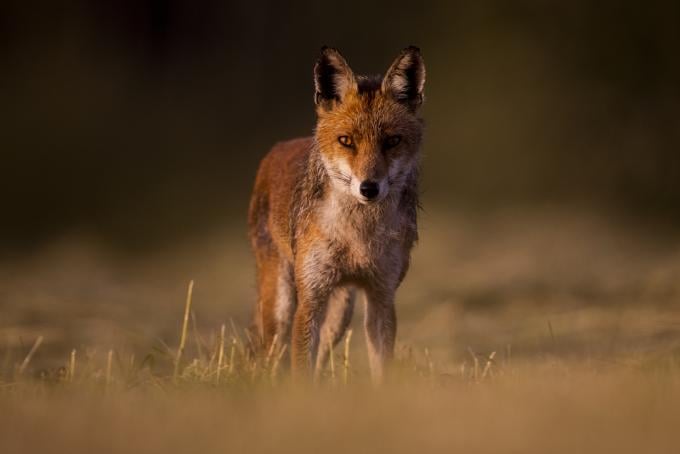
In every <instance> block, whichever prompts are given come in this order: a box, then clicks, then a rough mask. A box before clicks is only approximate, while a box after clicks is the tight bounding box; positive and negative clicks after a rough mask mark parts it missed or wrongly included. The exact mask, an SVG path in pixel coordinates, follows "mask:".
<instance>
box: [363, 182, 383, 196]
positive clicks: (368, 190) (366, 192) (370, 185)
mask: <svg viewBox="0 0 680 454" xmlns="http://www.w3.org/2000/svg"><path fill="white" fill-rule="evenodd" d="M359 192H361V195H363V196H364V197H366V198H367V199H368V200H371V199H375V198H376V197H378V194H379V193H380V186H378V183H376V182H375V181H370V180H365V181H362V182H361V185H359Z"/></svg>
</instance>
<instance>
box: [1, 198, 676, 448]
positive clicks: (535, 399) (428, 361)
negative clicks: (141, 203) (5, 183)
mask: <svg viewBox="0 0 680 454" xmlns="http://www.w3.org/2000/svg"><path fill="white" fill-rule="evenodd" d="M420 235H421V241H420V243H419V245H418V246H417V249H416V250H415V253H414V258H413V266H412V269H411V271H410V273H409V275H408V276H407V278H406V281H405V283H404V285H403V287H402V288H401V289H400V291H399V293H398V296H397V299H398V303H397V304H398V309H397V311H398V315H399V333H398V339H399V345H398V363H397V366H396V367H395V370H394V371H393V374H392V379H391V380H390V383H388V384H387V385H386V386H384V387H382V388H377V389H376V388H374V387H372V386H370V385H369V384H368V380H367V375H368V373H367V362H366V357H365V353H364V350H365V347H364V340H363V334H362V332H361V315H362V314H361V311H358V314H357V317H356V320H355V321H354V324H353V336H352V338H351V339H350V342H349V344H348V347H349V349H348V355H346V354H345V351H344V346H345V345H344V343H343V345H341V346H339V347H338V348H337V349H336V355H335V357H334V363H333V369H332V371H331V369H330V367H329V370H328V371H327V373H326V378H325V381H324V383H323V384H321V385H320V386H317V387H314V388H309V387H300V386H294V385H292V384H291V383H289V382H288V380H287V378H286V377H287V373H286V366H285V352H271V353H270V354H269V355H267V356H266V357H263V358H259V359H257V360H255V359H253V358H251V357H249V356H248V352H247V348H246V347H245V344H247V338H246V334H245V332H244V330H243V328H245V327H246V326H247V325H248V322H249V317H250V315H251V310H252V302H253V300H254V276H253V263H252V259H251V258H250V255H249V251H248V249H247V241H246V239H245V233H244V232H243V231H242V229H238V228H234V230H233V231H231V232H224V231H222V232H219V233H215V234H212V235H206V236H205V237H203V238H201V239H199V240H197V239H192V240H190V241H186V242H183V243H180V244H176V245H173V246H171V247H166V248H164V249H162V250H154V251H145V252H144V253H141V254H138V255H135V256H130V255H129V254H128V255H122V254H120V253H117V252H116V251H115V250H114V249H112V248H109V247H104V246H103V245H101V244H98V243H97V242H96V241H94V240H93V239H92V238H89V239H88V238H84V237H82V236H71V237H65V238H62V239H60V240H58V241H55V242H53V243H51V244H49V245H48V246H46V247H39V248H36V249H35V250H34V251H33V252H32V253H31V254H28V255H25V256H22V257H21V258H14V259H7V260H6V261H5V262H4V263H2V264H0V315H1V318H0V352H1V354H2V356H1V357H0V360H2V363H0V408H2V409H3V411H2V412H0V450H1V451H2V452H13V453H14V452H17V453H22V452H38V451H46V452H67V451H68V452H94V451H97V452H129V451H131V450H132V451H134V452H136V451H140V452H164V453H171V452H187V451H189V450H191V451H196V452H198V451H203V452H223V451H227V450H228V451H233V452H244V451H247V452H271V451H273V450H277V451H281V452H289V451H290V452H293V451H296V452H313V451H314V452H318V451H320V450H323V451H326V452H340V451H343V452H349V451H358V452H375V451H376V450H379V451H381V452H414V451H416V450H421V451H422V450H424V451H442V452H444V451H446V452H451V451H456V450H457V451H467V452H522V453H525V452H541V453H543V452H548V451H550V452H565V453H566V452H570V453H571V452H613V451H616V452H674V451H675V450H677V447H678V446H680V434H678V433H677V430H676V425H677V421H678V420H680V419H679V418H680V242H678V241H677V240H678V238H677V237H676V236H675V235H674V234H672V233H671V232H667V231H664V230H663V228H660V227H659V226H653V227H652V226H649V225H641V224H640V223H639V222H633V221H631V220H629V219H624V218H615V217H611V216H609V217H605V216H603V215H601V214H597V213H593V212H591V211H588V212H584V211H566V210H558V211H555V210H552V211H545V210H543V211H540V212H538V211H536V210H533V211H526V210H519V209H507V210H504V211H502V212H494V213H492V214H490V213H486V214H480V213H477V214H469V213H466V214H462V213H457V214H450V213H448V214H444V211H442V210H437V209H436V208H430V209H428V210H427V211H425V212H424V213H422V216H421V228H420ZM192 279H193V280H194V282H195V286H194V291H193V295H192V299H191V303H192V306H191V309H192V311H191V312H190V314H192V315H191V316H190V317H189V318H188V319H187V322H188V323H187V335H186V339H185V340H186V348H185V350H184V351H183V354H182V357H181V358H180V361H179V365H178V368H177V373H176V374H175V372H174V371H175V368H174V364H175V361H176V355H177V349H178V345H179V344H180V337H181V332H182V323H183V319H182V317H183V312H184V308H185V302H186V299H185V298H186V292H187V285H188V282H189V281H190V280H192ZM223 324H224V325H225V331H224V333H225V334H224V336H221V335H220V329H221V326H222V325H223ZM39 338H41V339H42V341H41V343H40V344H39V345H37V348H36V349H35V351H34V353H33V354H32V355H30V354H29V352H30V350H31V348H32V347H33V346H34V345H35V344H36V340H37V339H39ZM220 352H221V353H220ZM280 353H281V354H280ZM279 357H280V358H282V360H281V361H280V362H279V360H278V358H279Z"/></svg>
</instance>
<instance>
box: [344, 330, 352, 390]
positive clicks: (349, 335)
mask: <svg viewBox="0 0 680 454" xmlns="http://www.w3.org/2000/svg"><path fill="white" fill-rule="evenodd" d="M351 339H352V330H351V329H350V330H347V336H345V351H344V354H343V358H342V359H343V382H344V384H345V385H347V384H348V383H349V343H350V340H351Z"/></svg>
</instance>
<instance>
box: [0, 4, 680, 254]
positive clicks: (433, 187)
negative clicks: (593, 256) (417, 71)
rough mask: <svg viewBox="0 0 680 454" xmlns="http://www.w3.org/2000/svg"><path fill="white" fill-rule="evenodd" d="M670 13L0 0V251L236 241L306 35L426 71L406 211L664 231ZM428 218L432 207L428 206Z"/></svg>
mask: <svg viewBox="0 0 680 454" xmlns="http://www.w3.org/2000/svg"><path fill="white" fill-rule="evenodd" d="M679 24H680V3H678V2H670V1H669V2H621V1H599V2H592V1H586V0H577V1H570V2H557V1H555V2H549V1H540V0H535V1H530V0H522V1H513V2H504V1H476V2H472V1H469V2H456V1H439V2H425V3H420V2H405V1H401V0H396V1H391V2H389V3H377V2H375V3H374V2H368V1H362V2H351V1H344V2H319V1H306V2H305V1H296V2H281V1H273V0H267V1H252V2H239V3H233V2H223V1H218V0H212V1H193V2H189V1H184V2H182V1H161V0H118V1H116V2H112V1H111V2H104V1H102V2H90V1H63V2H62V1H59V2H55V1H49V2H48V1H44V2H36V1H26V0H21V1H20V0H3V2H2V3H1V4H0V68H2V71H0V103H1V104H0V105H1V107H0V153H1V154H0V157H1V161H0V162H1V164H0V170H2V174H1V176H0V213H2V214H1V215H0V220H1V221H0V252H3V253H17V252H22V251H26V250H30V249H34V248H36V247H39V246H40V245H42V244H45V243H46V242H49V241H50V240H52V239H54V238H58V237H59V236H61V235H64V234H69V233H71V232H82V233H83V234H86V235H91V236H94V237H96V238H98V239H99V240H101V241H102V242H104V244H108V245H110V246H111V247H115V248H119V249H121V250H130V251H139V250H144V249H145V248H156V247H162V246H163V245H165V244H167V243H168V242H171V241H174V240H177V239H186V238H191V237H194V236H196V235H203V234H205V233H207V232H210V231H218V230H219V229H224V228H231V227H233V228H234V229H236V230H238V231H243V230H244V229H245V211H246V207H247V201H248V195H249V191H250V187H251V182H252V179H253V177H254V173H255V169H256V165H257V162H258V160H259V159H260V158H261V157H262V156H263V154H264V153H265V152H266V150H267V149H268V147H270V146H271V144H273V143H274V142H275V141H277V140H281V139H285V138H291V137H295V136H301V135H308V134H310V133H311V130H312V128H313V125H314V113H313V105H312V78H311V72H312V66H313V63H314V59H315V57H316V55H317V52H318V49H319V47H320V46H321V45H322V44H329V45H333V46H335V47H338V48H339V49H341V50H342V52H343V53H344V54H345V56H346V57H347V58H348V60H349V62H350V64H351V65H352V66H353V67H354V69H355V71H357V72H365V73H378V72H382V71H384V70H385V69H386V68H387V66H388V65H389V64H390V62H391V61H392V59H393V58H394V57H395V56H396V55H397V53H398V51H399V50H400V49H401V48H402V47H404V46H406V45H409V44H416V45H418V46H420V47H421V48H422V50H423V53H424V56H425V60H426V64H427V69H428V78H427V83H426V94H427V102H426V106H425V108H424V112H423V113H424V116H425V118H426V122H427V133H426V145H425V160H424V184H423V188H424V194H425V206H426V207H430V208H429V209H443V210H457V211H461V210H463V211H464V210H474V211H479V210H488V209H494V208H497V207H508V206H537V207H546V206H547V207H561V206H569V207H573V206H579V207H587V208H588V209H594V210H598V211H602V210H604V211H607V212H612V213H624V214H625V215H626V216H628V218H629V219H637V220H638V221H644V222H648V221H651V222H654V223H658V224H659V225H666V226H669V225H670V226H671V227H674V226H676V225H678V221H679V220H680V216H678V215H679V214H680V208H679V207H680V191H679V190H680V165H679V162H680V158H678V150H680V147H679V145H680V88H679V81H680V58H678V55H680V25H679ZM433 207H434V208H433Z"/></svg>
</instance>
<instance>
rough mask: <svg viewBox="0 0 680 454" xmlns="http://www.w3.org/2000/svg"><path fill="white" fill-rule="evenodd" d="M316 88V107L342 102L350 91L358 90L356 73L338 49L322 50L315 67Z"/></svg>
mask: <svg viewBox="0 0 680 454" xmlns="http://www.w3.org/2000/svg"><path fill="white" fill-rule="evenodd" d="M314 88H315V90H316V91H315V93H314V102H315V103H316V105H324V104H325V105H330V104H331V103H332V101H337V102H342V100H343V99H344V97H345V96H346V95H347V93H348V92H349V91H350V90H356V80H355V79H354V73H353V72H352V69H351V68H350V67H349V65H348V64H347V61H346V60H345V59H344V57H343V56H342V55H341V54H340V52H338V51H337V50H336V49H333V48H332V47H326V46H324V47H322V48H321V55H320V56H319V59H318V60H317V61H316V65H314Z"/></svg>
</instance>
